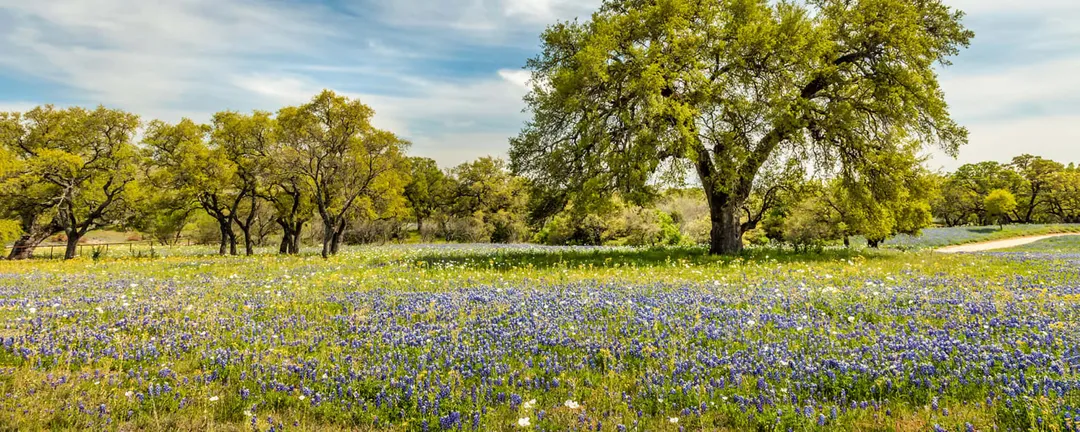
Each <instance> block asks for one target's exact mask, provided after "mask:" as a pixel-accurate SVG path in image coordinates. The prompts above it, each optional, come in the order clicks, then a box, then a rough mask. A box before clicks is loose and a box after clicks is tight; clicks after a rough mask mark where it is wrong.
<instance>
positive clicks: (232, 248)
mask: <svg viewBox="0 0 1080 432" xmlns="http://www.w3.org/2000/svg"><path fill="white" fill-rule="evenodd" d="M229 255H233V256H236V255H240V254H239V253H237V251H236V233H235V232H233V230H232V228H231V227H230V229H229Z"/></svg>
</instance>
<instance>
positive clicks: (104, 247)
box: [3, 240, 160, 259]
mask: <svg viewBox="0 0 1080 432" xmlns="http://www.w3.org/2000/svg"><path fill="white" fill-rule="evenodd" d="M157 245H158V246H160V243H158V244H157ZM124 246H127V250H128V253H130V254H131V255H132V256H134V255H135V248H136V247H139V248H140V249H142V247H144V246H146V247H149V249H150V251H149V253H150V254H153V253H154V246H155V243H154V241H153V240H147V241H138V242H123V243H80V244H79V245H78V247H77V248H76V250H75V256H80V255H84V254H85V252H86V249H87V248H89V249H90V251H91V253H93V252H99V253H102V254H104V255H108V254H109V250H110V247H111V248H112V249H113V250H116V249H120V250H123V249H124ZM22 248H26V249H33V252H32V253H33V256H34V257H38V258H49V259H52V258H63V257H64V253H65V252H66V251H67V245H66V244H41V245H37V246H23V247H22ZM17 249H19V248H18V247H14V246H13V247H5V248H4V249H3V251H4V257H7V256H10V254H11V253H12V252H14V250H17ZM46 250H47V251H48V253H47V254H46V253H45V251H46Z"/></svg>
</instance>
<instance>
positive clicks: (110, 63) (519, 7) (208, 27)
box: [0, 0, 1080, 168]
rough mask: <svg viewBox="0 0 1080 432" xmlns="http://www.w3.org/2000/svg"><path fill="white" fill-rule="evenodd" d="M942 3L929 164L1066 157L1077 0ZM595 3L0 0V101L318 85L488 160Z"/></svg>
mask: <svg viewBox="0 0 1080 432" xmlns="http://www.w3.org/2000/svg"><path fill="white" fill-rule="evenodd" d="M946 1H948V3H949V4H951V5H953V6H956V7H959V8H961V9H964V10H966V11H967V12H968V17H967V18H966V21H965V22H966V23H968V25H969V26H971V27H972V28H973V29H975V31H976V32H977V36H976V39H975V41H974V44H973V46H972V48H971V49H970V50H967V51H965V52H964V53H962V54H961V56H960V57H958V58H956V59H955V60H956V61H955V65H954V66H953V67H950V68H947V69H944V70H943V71H942V84H943V86H944V88H945V91H946V94H947V97H948V100H949V101H950V103H951V105H952V107H953V110H954V113H955V115H956V117H957V119H958V120H959V121H960V122H961V123H963V124H964V125H966V126H968V127H969V128H970V129H971V131H972V140H971V145H970V146H968V147H967V148H965V149H964V150H962V152H961V156H960V159H959V160H956V161H954V160H950V159H946V158H940V157H939V158H938V159H936V160H935V163H938V164H940V165H944V166H946V167H950V168H951V167H955V166H956V165H957V164H959V163H963V162H969V161H976V160H982V159H983V158H987V157H994V158H998V157H999V156H998V155H1000V157H1001V158H1006V159H1007V158H1008V157H1011V156H1012V155H1013V154H1014V153H1018V152H1020V151H1028V152H1035V153H1044V154H1045V155H1046V156H1052V157H1059V158H1061V159H1066V160H1067V159H1070V158H1071V159H1077V158H1078V157H1080V155H1078V154H1075V151H1074V150H1069V149H1070V148H1071V147H1070V146H1071V145H1073V144H1080V143H1077V140H1076V138H1077V136H1080V121H1075V120H1080V119H1077V118H1075V116H1078V115H1080V110H1078V109H1076V108H1074V107H1078V106H1080V81H1078V80H1076V79H1074V78H1073V77H1075V76H1080V1H1076V0H1039V1H1032V2H1017V1H1014V0H946ZM599 3H600V0H585V1H580V0H441V1H434V0H395V1H377V0H303V1H300V0H269V1H263V0H185V1H144V0H49V1H27V0H0V46H2V47H3V48H0V50H2V55H0V110H5V109H6V110H25V109H26V108H29V107H31V106H33V105H36V104H38V103H50V102H51V103H58V104H82V105H96V104H98V103H104V104H106V105H110V106H116V107H120V108H124V109H128V110H131V111H134V112H137V113H139V114H142V115H144V117H149V118H162V119H166V120H177V119H179V118H180V117H182V116H187V117H192V118H194V119H196V120H200V121H206V120H208V119H209V116H210V114H211V113H212V112H213V111H216V110H222V109H233V110H241V111H248V110H251V109H264V110H276V109H277V108H279V107H281V106H284V105H288V104H298V103H302V102H304V101H306V100H307V99H308V98H310V97H311V96H312V95H313V94H315V93H316V92H318V91H319V90H321V89H323V88H331V89H334V90H336V91H339V92H341V93H344V94H347V95H350V96H354V97H358V98H360V99H361V100H362V101H364V102H365V103H367V104H369V105H371V106H372V107H373V108H375V109H376V112H377V114H376V119H375V122H376V124H377V125H378V126H380V127H384V128H387V129H391V130H393V131H395V132H397V133H399V134H401V135H403V136H405V137H406V138H409V139H410V140H412V141H413V142H414V147H413V153H415V154H420V155H425V156H431V157H436V158H437V159H438V160H439V161H440V162H442V163H444V164H451V163H457V162H460V161H463V160H467V159H471V158H474V157H477V156H481V155H488V154H492V155H504V154H505V151H506V149H507V139H508V138H509V137H511V136H513V135H515V134H516V133H517V131H518V130H520V127H521V125H522V123H523V122H524V121H525V120H526V116H525V115H524V114H523V113H522V112H521V110H522V108H523V106H524V105H523V103H522V101H521V97H522V96H523V95H524V94H525V92H526V86H527V83H528V79H529V74H528V73H527V72H526V71H523V70H521V69H520V67H521V66H522V65H523V64H524V62H525V60H526V59H527V58H528V57H530V56H532V55H533V54H534V53H535V52H536V50H537V45H538V42H539V41H538V39H537V36H538V34H539V32H540V31H541V30H542V29H543V28H544V26H546V25H547V24H550V23H552V22H554V21H555V20H560V19H562V20H565V19H572V18H574V17H586V16H588V14H589V13H591V11H592V10H594V9H595V8H596V6H597V5H598V4H599ZM5 94H7V95H10V98H9V99H6V100H5V98H4V96H3V95H5ZM35 95H36V96H35ZM1018 141H1021V143H1022V144H1023V145H1022V148H1023V150H1021V149H1019V148H1018V143H1017V142H1018ZM1070 153H1071V154H1070Z"/></svg>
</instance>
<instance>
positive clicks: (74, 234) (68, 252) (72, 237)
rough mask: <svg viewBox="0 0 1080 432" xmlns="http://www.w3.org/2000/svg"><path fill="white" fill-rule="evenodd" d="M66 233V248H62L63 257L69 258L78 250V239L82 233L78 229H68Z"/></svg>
mask: <svg viewBox="0 0 1080 432" xmlns="http://www.w3.org/2000/svg"><path fill="white" fill-rule="evenodd" d="M66 234H67V248H65V249H64V259H66V260H69V259H72V258H75V254H76V253H77V252H78V250H79V249H78V248H79V239H81V238H82V236H83V235H82V233H80V232H78V231H70V232H68V233H66Z"/></svg>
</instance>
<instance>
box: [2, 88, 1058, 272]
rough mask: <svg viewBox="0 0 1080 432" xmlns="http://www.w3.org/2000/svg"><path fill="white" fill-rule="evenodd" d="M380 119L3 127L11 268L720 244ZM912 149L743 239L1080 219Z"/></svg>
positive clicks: (317, 111)
mask: <svg viewBox="0 0 1080 432" xmlns="http://www.w3.org/2000/svg"><path fill="white" fill-rule="evenodd" d="M373 115H374V113H373V111H372V110H371V109H370V108H369V107H367V106H365V105H363V104H361V103H360V102H358V101H355V100H350V99H348V98H345V97H341V96H338V95H335V94H334V93H332V92H329V91H325V92H323V93H321V94H319V95H317V96H315V97H314V98H313V99H312V100H311V101H310V102H309V103H307V104H304V105H300V106H295V107H286V108H282V109H281V110H279V111H278V112H277V113H276V114H271V113H269V112H261V111H256V112H253V113H251V114H242V113H236V112H228V111H226V112H221V113H217V114H215V115H214V116H213V117H212V118H211V119H210V122H209V123H208V124H198V123H196V122H194V121H192V120H189V119H183V120H181V121H179V122H177V123H166V122H162V121H158V120H154V121H150V122H148V123H146V124H142V123H141V122H140V120H139V118H138V117H137V116H135V115H134V114H130V113H126V112H123V111H120V110H111V109H107V108H103V107H99V108H96V109H93V110H90V109H84V108H79V107H72V108H56V107H53V106H42V107H38V108H35V109H33V110H30V111H28V112H26V113H22V114H20V113H2V114H0V198H2V200H3V201H2V202H0V240H2V241H3V242H4V243H5V244H8V243H11V244H12V246H13V247H12V250H11V252H10V253H9V255H8V258H11V259H21V258H27V257H30V256H31V255H32V254H33V252H34V249H35V248H36V247H37V246H38V245H40V244H41V243H42V242H44V241H45V240H47V239H49V238H54V239H56V238H59V239H62V240H64V241H66V243H67V248H66V256H67V257H73V256H74V254H75V253H76V249H77V246H78V244H79V242H80V241H81V240H82V239H83V238H84V237H85V236H86V234H87V233H88V232H90V231H92V230H96V229H102V228H112V229H120V230H133V231H139V232H141V233H143V234H145V235H149V236H152V238H153V239H155V240H156V241H157V242H160V243H165V244H176V243H178V242H180V241H181V240H182V239H184V240H187V241H195V242H197V243H202V244H207V243H211V244H216V245H217V247H218V252H219V253H221V254H240V253H246V254H252V253H254V249H255V248H256V247H259V246H268V245H269V244H270V243H271V242H275V244H276V245H277V248H278V251H279V252H280V253H282V254H296V253H298V252H299V251H300V248H301V247H302V246H304V245H305V244H315V245H319V246H321V253H322V255H323V256H329V255H333V254H335V253H337V252H338V251H339V250H340V248H341V246H342V245H343V244H359V243H381V242H436V241H445V242H468V243H476V242H479V243H487V242H493V243H515V242H536V243H542V244H551V245H626V246H655V245H693V244H703V243H708V242H709V241H710V239H711V238H712V235H713V234H714V233H713V228H714V224H713V222H714V221H713V219H712V216H713V214H712V208H711V207H710V205H709V202H708V197H707V195H706V193H705V192H704V191H703V190H701V189H700V188H698V187H689V188H686V187H673V186H671V185H672V183H670V182H669V183H666V184H667V185H668V186H663V185H664V184H665V182H664V179H654V181H653V182H652V183H651V185H650V186H649V187H648V188H646V189H642V190H639V191H638V193H640V194H641V196H628V195H627V194H625V193H621V192H618V191H614V192H612V193H610V194H608V195H605V196H591V197H589V198H588V199H583V196H581V195H571V194H568V193H566V191H564V190H559V189H553V188H548V187H545V185H544V184H543V183H542V182H536V181H534V180H530V179H527V178H526V177H522V176H518V175H515V174H514V173H512V172H511V170H510V169H509V167H508V166H507V163H506V162H505V161H503V160H501V159H497V158H492V157H483V158H480V159H477V160H475V161H471V162H466V163H463V164H460V165H458V166H455V167H452V168H442V167H439V166H438V164H437V163H436V162H435V161H434V160H432V159H427V158H422V157H409V156H407V155H406V150H407V148H408V145H409V143H408V142H406V141H404V140H402V139H401V138H399V137H397V136H395V135H394V134H393V133H391V132H389V131H384V130H379V129H376V128H374V127H373V126H371V118H372V117H373ZM921 162H922V161H921V160H919V159H918V158H916V157H915V156H913V152H907V153H897V154H893V155H891V156H890V158H883V159H880V160H878V163H877V165H876V167H877V169H879V170H881V171H882V172H887V175H885V174H882V175H877V176H873V177H867V178H863V179H861V180H859V181H851V180H849V179H848V178H846V177H845V176H844V175H841V174H839V173H832V174H829V173H825V172H816V171H815V172H814V173H813V174H812V175H811V174H809V173H808V170H807V168H808V166H807V164H805V163H802V162H800V161H797V160H788V161H786V162H785V163H770V164H767V165H766V166H764V167H763V168H762V170H761V173H760V174H759V176H758V178H757V180H756V181H755V182H754V184H753V186H752V188H751V192H750V193H749V195H748V197H747V199H746V200H745V201H744V202H743V204H742V205H741V206H740V207H739V209H738V213H739V217H738V223H739V224H740V228H739V229H740V230H741V231H742V232H744V233H745V235H744V236H743V241H744V243H747V244H766V243H784V244H790V245H794V246H795V247H796V248H800V249H810V248H819V247H821V246H823V245H824V244H826V243H829V242H834V241H836V242H842V243H843V244H850V243H851V239H852V237H861V238H865V239H866V240H867V242H869V244H870V245H871V246H878V245H880V244H881V243H882V242H884V241H885V240H886V239H888V238H889V237H892V236H895V235H897V234H918V233H919V231H920V230H921V229H923V228H925V227H928V226H931V225H933V224H935V223H937V224H940V225H947V226H956V225H965V224H977V225H987V224H992V223H998V224H1005V223H1051V222H1063V223H1080V168H1078V167H1076V165H1075V164H1069V165H1065V164H1063V163H1059V162H1055V161H1051V160H1048V159H1043V158H1041V157H1037V156H1031V155H1022V156H1018V157H1016V158H1014V159H1013V161H1012V162H1011V163H997V162H982V163H977V164H969V165H964V166H962V167H960V168H959V169H957V170H956V171H955V172H952V173H933V172H930V171H928V170H927V169H925V168H924V167H923V164H922V163H921Z"/></svg>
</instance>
